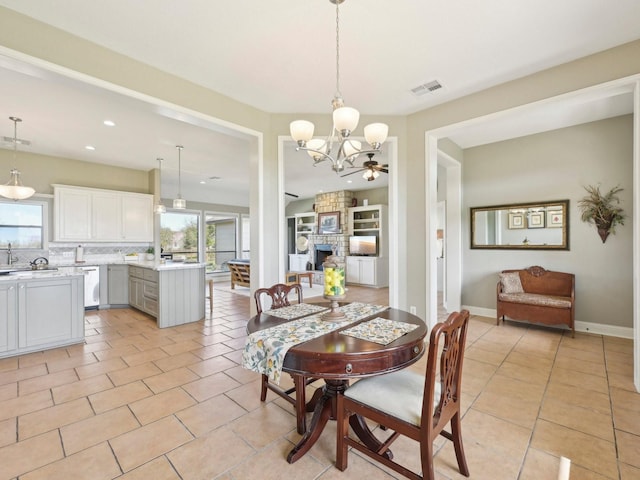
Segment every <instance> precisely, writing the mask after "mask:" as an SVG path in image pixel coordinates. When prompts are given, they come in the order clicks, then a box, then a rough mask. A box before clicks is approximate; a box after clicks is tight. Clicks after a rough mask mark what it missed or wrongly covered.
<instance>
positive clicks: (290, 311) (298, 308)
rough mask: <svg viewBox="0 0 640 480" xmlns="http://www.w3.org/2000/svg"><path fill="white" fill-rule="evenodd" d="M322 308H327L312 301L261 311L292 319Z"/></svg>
mask: <svg viewBox="0 0 640 480" xmlns="http://www.w3.org/2000/svg"><path fill="white" fill-rule="evenodd" d="M324 310H329V309H328V308H327V307H323V306H322V305H314V304H312V303H297V304H295V305H289V306H287V307H282V308H274V309H273V310H266V311H264V312H262V313H264V314H266V315H270V316H272V317H278V318H284V319H287V320H294V319H296V318H300V317H305V316H307V315H309V314H311V313H318V312H322V311H324Z"/></svg>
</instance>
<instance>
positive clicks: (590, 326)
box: [462, 305, 633, 339]
mask: <svg viewBox="0 0 640 480" xmlns="http://www.w3.org/2000/svg"><path fill="white" fill-rule="evenodd" d="M462 308H463V309H465V310H469V313H470V314H471V315H478V316H480V317H489V318H496V314H497V312H496V310H495V309H494V308H484V307H473V306H471V305H463V306H462ZM575 327H576V332H584V333H595V334H597V335H605V336H607V337H620V338H630V339H633V328H631V327H617V326H615V325H606V324H603V323H590V322H580V321H578V320H576V322H575Z"/></svg>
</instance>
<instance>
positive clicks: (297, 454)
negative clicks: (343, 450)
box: [287, 380, 393, 463]
mask: <svg viewBox="0 0 640 480" xmlns="http://www.w3.org/2000/svg"><path fill="white" fill-rule="evenodd" d="M347 388H349V380H325V386H324V387H323V388H322V390H316V393H315V394H314V395H313V398H312V399H311V401H310V402H309V404H308V405H307V411H309V409H310V407H313V416H312V417H311V424H310V425H309V428H307V431H306V432H305V434H304V435H303V436H302V438H301V439H300V441H299V442H298V443H297V444H296V446H295V447H293V449H292V450H291V451H290V452H289V455H287V462H289V463H293V462H295V461H296V460H298V459H300V458H301V457H302V456H303V455H304V454H305V453H307V452H308V451H309V450H310V449H311V447H313V445H314V444H315V443H316V441H317V440H318V438H319V437H320V434H321V433H322V431H323V430H324V427H325V425H326V424H327V422H328V421H329V420H335V419H336V418H337V409H336V405H337V396H338V395H342V394H343V393H344V391H345V390H346V389H347ZM314 405H315V407H314ZM349 424H350V425H351V428H353V431H354V433H355V434H356V435H357V436H358V438H359V439H360V440H361V441H362V443H364V444H365V445H367V447H369V448H371V449H374V450H378V449H379V448H380V447H381V446H382V443H381V442H380V441H378V439H377V438H376V437H375V436H374V435H373V433H372V432H371V430H370V429H369V427H368V426H367V424H366V423H365V421H364V419H363V418H362V417H360V416H358V415H352V416H351V418H350V419H349ZM387 454H388V455H387V456H388V457H389V459H391V458H393V455H392V454H391V451H387Z"/></svg>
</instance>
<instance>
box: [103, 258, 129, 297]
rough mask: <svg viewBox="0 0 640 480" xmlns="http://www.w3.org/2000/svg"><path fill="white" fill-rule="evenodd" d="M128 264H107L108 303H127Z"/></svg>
mask: <svg viewBox="0 0 640 480" xmlns="http://www.w3.org/2000/svg"><path fill="white" fill-rule="evenodd" d="M128 277H129V266H128V265H109V266H107V285H108V289H109V290H108V291H109V293H108V299H109V300H108V301H109V305H128V304H129V282H128Z"/></svg>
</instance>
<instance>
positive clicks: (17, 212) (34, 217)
mask: <svg viewBox="0 0 640 480" xmlns="http://www.w3.org/2000/svg"><path fill="white" fill-rule="evenodd" d="M47 212H48V210H47V203H46V202H37V201H20V202H14V201H0V248H8V246H9V244H11V248H12V249H23V250H26V249H31V250H44V249H46V248H48V244H47V240H48V238H47V218H48V213H47Z"/></svg>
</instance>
